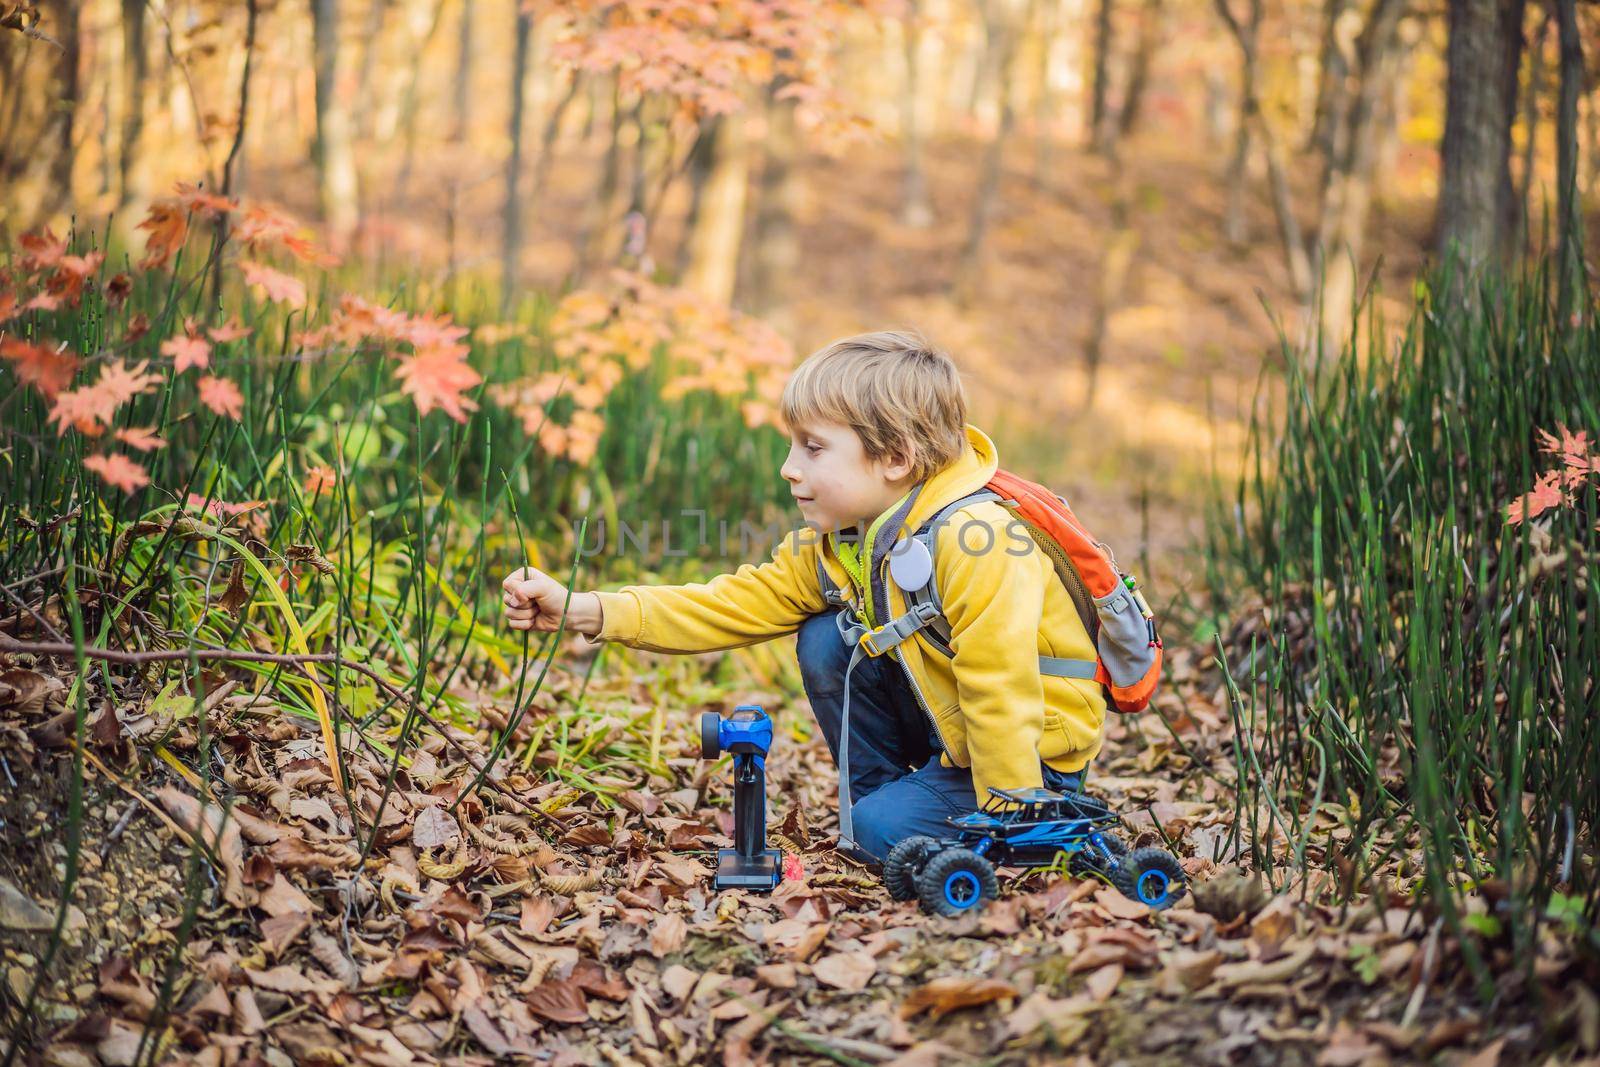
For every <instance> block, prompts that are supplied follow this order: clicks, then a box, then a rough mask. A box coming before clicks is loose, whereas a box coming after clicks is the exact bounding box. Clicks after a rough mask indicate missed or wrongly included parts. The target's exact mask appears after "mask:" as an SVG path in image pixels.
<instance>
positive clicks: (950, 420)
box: [779, 330, 967, 482]
mask: <svg viewBox="0 0 1600 1067" xmlns="http://www.w3.org/2000/svg"><path fill="white" fill-rule="evenodd" d="M779 411H780V414H781V415H782V417H783V421H784V423H785V424H786V425H788V426H789V427H790V428H791V429H796V428H802V427H806V426H813V425H815V424H817V423H819V422H837V423H842V424H843V425H846V426H848V427H850V428H851V429H852V430H854V431H855V432H856V436H857V437H859V438H861V445H862V448H863V450H864V451H865V452H866V454H867V458H869V459H872V460H877V461H884V460H887V459H889V458H890V457H892V456H894V455H897V454H898V455H900V456H903V457H909V459H910V461H911V476H912V477H913V478H914V479H915V480H916V481H919V482H920V481H922V480H923V479H925V478H927V477H929V476H930V475H932V474H934V473H936V472H937V471H939V470H940V469H941V468H943V467H945V466H948V465H949V464H950V463H951V462H952V461H954V460H955V459H956V457H958V456H960V455H961V450H962V448H963V447H965V446H966V442H967V433H966V422H967V397H966V393H965V391H964V389H963V388H962V385H961V374H960V372H959V371H957V370H956V365H955V363H953V362H952V361H951V359H950V357H949V356H948V355H947V354H946V353H945V352H944V351H943V350H941V349H939V348H936V347H934V346H933V345H932V344H931V343H929V341H928V340H927V339H926V338H925V337H923V336H922V335H921V334H919V333H915V332H912V331H902V330H881V331H879V332H877V333H863V334H857V335H856V336H854V337H846V338H844V339H843V340H839V341H835V342H833V343H832V344H830V345H828V346H826V347H824V348H820V349H818V350H817V351H815V352H813V353H811V355H809V356H807V357H806V359H805V361H804V362H803V363H801V364H800V366H799V367H797V368H796V369H795V372H794V374H793V375H791V376H790V378H789V381H788V382H787V383H786V384H785V385H784V387H783V400H782V402H781V403H780V406H779Z"/></svg>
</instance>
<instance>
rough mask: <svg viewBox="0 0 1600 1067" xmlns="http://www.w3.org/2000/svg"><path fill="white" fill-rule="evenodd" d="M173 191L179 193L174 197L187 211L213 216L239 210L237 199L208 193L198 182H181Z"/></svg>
mask: <svg viewBox="0 0 1600 1067" xmlns="http://www.w3.org/2000/svg"><path fill="white" fill-rule="evenodd" d="M173 191H174V192H175V193H176V194H177V195H176V196H175V197H173V200H174V201H176V202H177V203H178V204H179V205H180V206H181V207H182V208H183V209H184V210H185V211H192V212H195V213H196V214H200V215H209V216H210V217H212V218H216V217H217V216H219V215H225V214H227V213H228V212H230V211H234V210H237V209H238V207H239V202H238V201H237V200H234V199H233V198H231V197H226V196H218V195H217V194H216V193H208V192H206V191H205V190H203V189H201V188H200V185H199V183H197V182H179V183H178V184H177V185H175V186H173Z"/></svg>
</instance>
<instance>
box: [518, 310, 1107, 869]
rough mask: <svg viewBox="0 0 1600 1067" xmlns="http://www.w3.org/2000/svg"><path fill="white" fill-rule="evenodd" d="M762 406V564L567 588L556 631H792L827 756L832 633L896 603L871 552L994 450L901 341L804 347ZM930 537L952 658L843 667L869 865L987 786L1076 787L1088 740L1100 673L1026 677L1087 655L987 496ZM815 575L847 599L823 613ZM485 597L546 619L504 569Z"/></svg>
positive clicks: (1068, 606)
mask: <svg viewBox="0 0 1600 1067" xmlns="http://www.w3.org/2000/svg"><path fill="white" fill-rule="evenodd" d="M781 413H782V417H783V422H784V425H785V426H787V427H788V428H789V431H790V437H791V446H790V449H789V455H788V458H787V459H786V461H785V462H784V464H783V467H782V469H781V470H780V472H779V473H780V474H781V475H782V476H783V478H784V480H785V481H787V482H788V483H789V488H790V492H791V493H792V494H793V496H794V498H795V500H796V502H797V504H798V505H799V508H800V514H801V516H802V517H803V518H804V519H805V521H806V524H805V527H804V528H802V529H801V530H797V531H795V532H793V533H792V534H790V535H789V536H788V537H786V538H785V539H784V540H783V542H782V543H781V544H780V545H779V546H778V547H777V548H776V549H774V551H773V553H772V559H771V561H770V562H767V563H763V564H761V565H760V566H757V565H755V564H750V563H747V564H745V565H743V566H741V567H740V568H739V569H738V570H737V571H735V572H733V573H731V574H723V575H719V576H717V577H715V578H713V579H711V580H710V581H708V582H704V583H695V584H690V585H678V586H661V585H657V586H627V587H624V588H623V589H622V590H620V591H618V592H615V593H600V592H589V593H574V594H573V595H572V601H571V605H570V607H569V609H568V615H567V625H568V626H569V628H571V629H574V630H577V631H578V632H580V633H583V634H586V635H588V636H589V637H590V638H591V640H602V641H619V642H621V643H622V644H625V645H627V646H628V647H630V648H641V649H648V650H651V651H656V652H679V653H687V652H709V651H715V650H718V649H725V648H734V647H738V646H741V645H748V644H754V643H756V642H758V641H765V640H768V639H770V638H774V637H780V636H783V635H786V634H791V633H794V634H798V644H797V648H796V651H797V655H798V658H799V662H800V672H801V677H802V679H803V681H804V684H805V690H806V696H807V697H808V698H809V699H810V702H811V707H812V711H813V713H814V714H815V715H816V718H817V723H818V725H819V726H820V727H821V729H822V733H823V736H824V737H825V738H826V740H827V742H828V747H829V749H830V750H831V751H832V753H833V756H834V759H835V761H836V762H837V761H838V760H839V756H840V746H839V742H840V733H841V721H842V718H843V715H844V708H845V699H846V691H845V683H846V672H847V668H850V666H851V663H852V655H851V653H852V646H851V645H849V644H847V643H846V632H847V631H850V630H851V629H852V626H853V624H859V623H863V622H864V623H865V624H866V625H867V626H869V627H870V626H876V625H880V624H882V623H884V622H887V621H889V620H892V619H895V618H898V617H899V616H901V615H902V614H904V613H905V612H906V610H907V601H906V597H905V594H904V592H903V591H902V590H901V589H900V588H899V586H898V585H897V583H896V581H895V580H894V575H893V574H891V568H890V562H889V558H888V550H889V548H890V547H891V546H893V545H895V543H896V541H897V539H898V538H899V537H900V535H902V534H906V535H909V534H911V533H914V532H915V531H917V530H919V529H921V528H922V527H923V526H924V525H925V524H927V523H928V522H929V520H930V519H934V518H935V517H936V516H938V515H939V514H940V512H941V511H943V510H944V509H945V508H946V507H947V506H948V505H952V504H953V503H954V502H955V501H958V500H960V499H962V498H963V497H966V496H968V495H970V494H972V493H974V492H976V491H978V490H979V489H981V488H982V487H983V486H984V484H985V483H986V482H987V481H988V480H989V478H990V477H991V476H992V475H993V474H994V472H995V470H996V467H997V463H998V460H997V457H996V454H995V448H994V444H993V443H992V442H991V441H990V440H989V438H988V437H987V436H986V435H985V434H984V433H982V432H981V431H980V430H978V429H977V428H976V427H973V426H969V425H967V424H966V398H965V395H964V393H963V390H962V385H961V379H960V376H959V374H958V372H957V370H956V367H955V365H954V364H953V363H952V362H951V361H950V359H949V357H948V356H947V355H945V354H944V353H943V352H940V351H938V350H936V349H934V348H932V347H931V346H930V345H929V344H928V343H927V342H926V341H925V340H923V339H922V338H921V337H919V336H917V335H914V334H908V333H901V332H881V333H870V334H862V335H859V336H856V337H850V338H846V339H844V340H842V341H836V342H835V343H833V344H831V345H829V346H827V347H826V348H823V349H821V350H820V351H818V352H815V353H813V354H812V355H811V356H810V357H808V358H807V359H806V360H805V362H804V363H802V364H801V365H800V366H799V367H798V368H797V369H796V370H795V373H794V375H793V376H792V377H791V378H790V379H789V381H788V382H787V384H786V385H785V388H784V393H783V400H782V405H781ZM862 531H865V533H864V534H863V533H862ZM935 537H936V538H937V540H936V550H935V551H934V553H933V562H934V564H935V569H934V573H933V576H932V579H933V583H934V586H935V587H936V588H937V590H938V592H939V594H940V596H941V598H942V601H943V610H944V614H945V618H946V619H947V620H948V623H949V633H950V638H949V641H948V648H949V650H950V651H951V652H952V653H953V655H946V654H944V653H943V652H941V651H938V650H937V649H936V648H935V647H934V645H933V643H932V639H931V638H930V637H929V635H928V634H927V631H925V630H923V631H918V632H916V633H913V634H912V635H911V636H910V637H909V638H908V639H906V640H904V641H902V642H901V643H900V644H898V645H897V646H895V647H894V648H892V649H891V650H889V651H887V652H885V653H883V654H881V655H867V656H857V657H856V658H855V664H854V668H853V670H850V672H849V673H850V677H849V700H850V703H849V719H850V736H849V744H848V749H847V754H848V765H849V766H848V778H849V786H850V798H851V802H852V803H851V810H850V813H849V814H850V815H851V816H852V817H853V822H854V838H855V841H856V843H857V844H858V845H859V846H860V848H861V849H863V850H864V851H865V852H867V853H869V854H870V858H872V859H874V860H877V861H879V862H882V860H883V859H884V858H885V857H887V856H888V854H889V850H890V849H891V848H892V847H893V846H894V845H895V844H896V843H897V842H899V841H901V840H904V839H905V838H908V837H912V836H915V835H919V834H928V835H932V836H942V835H943V834H944V832H945V828H946V824H945V819H946V818H947V817H948V816H950V815H956V814H963V813H966V812H969V811H972V810H974V809H975V808H977V807H978V806H979V804H980V803H981V801H982V800H983V799H985V798H987V797H988V795H989V793H988V791H989V788H990V787H991V786H993V787H1001V788H1010V789H1025V788H1029V787H1037V786H1045V787H1048V788H1051V789H1057V790H1063V789H1071V790H1076V789H1077V788H1079V786H1080V785H1081V784H1082V781H1083V776H1084V773H1085V772H1086V770H1087V767H1088V764H1089V761H1090V760H1091V759H1093V758H1094V756H1095V755H1096V754H1097V753H1098V752H1099V750H1100V743H1101V726H1102V724H1103V722H1104V719H1105V709H1106V704H1105V698H1104V695H1103V693H1102V690H1101V688H1100V685H1099V684H1098V683H1097V682H1094V681H1092V680H1089V679H1079V678H1072V677H1058V676H1054V675H1045V674H1042V673H1041V670H1040V657H1041V656H1053V657H1065V658H1070V659H1076V660H1088V661H1093V660H1094V658H1095V648H1094V645H1093V643H1092V642H1091V640H1090V637H1089V633H1088V631H1087V629H1086V628H1085V627H1084V624H1083V622H1082V620H1081V619H1080V617H1079V616H1078V614H1077V612H1076V611H1075V610H1074V608H1073V604H1072V600H1071V598H1070V596H1069V595H1068V593H1067V590H1066V588H1065V587H1064V586H1063V585H1062V583H1061V581H1060V579H1059V578H1057V576H1056V573H1055V570H1054V568H1053V566H1052V564H1051V561H1050V559H1049V557H1048V556H1047V555H1046V554H1045V553H1044V552H1043V551H1040V550H1039V549H1038V547H1037V545H1036V544H1035V543H1034V542H1033V539H1032V538H1031V537H1030V536H1029V535H1028V534H1027V533H1026V532H1025V530H1023V529H1022V528H1020V527H1019V525H1018V524H1017V522H1016V520H1015V519H1013V518H1012V516H1011V514H1010V513H1009V512H1007V511H1006V510H1005V509H1004V508H1003V507H1001V506H1000V505H999V504H998V503H995V502H993V501H984V502H977V503H971V504H967V505H965V506H963V507H960V508H959V509H957V510H955V511H954V512H953V513H951V514H949V515H947V516H945V521H942V522H940V523H939V524H938V526H937V531H936V534H935ZM915 570H916V569H915V568H914V567H913V568H912V569H911V571H910V573H913V574H914V573H915ZM898 573H900V575H901V576H902V577H904V575H905V574H906V573H908V572H907V571H906V570H905V569H904V568H903V567H902V568H901V570H900V571H899V572H898ZM826 585H831V586H833V587H836V588H837V589H838V590H839V591H841V592H842V593H843V597H842V599H844V600H845V601H846V603H847V605H848V606H847V607H845V608H842V609H836V608H835V607H834V606H833V604H834V603H837V602H838V600H839V599H841V598H840V597H837V596H836V597H835V598H834V601H833V602H832V603H830V600H829V598H828V597H827V595H826V592H827V591H826V589H825V586H826ZM504 590H505V607H506V617H507V620H508V622H509V625H510V626H511V627H512V628H513V629H519V630H527V629H534V630H541V631H546V632H548V631H553V630H555V629H556V627H557V625H558V622H559V620H560V618H561V611H562V605H563V603H564V602H565V601H566V598H567V590H566V588H565V587H564V586H562V585H561V584H560V583H559V582H557V581H555V580H554V579H552V578H550V577H549V576H547V575H545V574H543V573H541V572H539V571H537V570H534V569H532V568H522V569H519V570H517V571H516V572H514V573H512V574H511V575H510V576H509V577H507V578H506V580H505V583H504ZM843 613H848V614H843ZM841 614H843V618H839V617H836V616H839V615H841ZM859 632H860V631H859V626H858V625H857V626H855V633H856V634H859ZM843 823H844V820H841V824H843Z"/></svg>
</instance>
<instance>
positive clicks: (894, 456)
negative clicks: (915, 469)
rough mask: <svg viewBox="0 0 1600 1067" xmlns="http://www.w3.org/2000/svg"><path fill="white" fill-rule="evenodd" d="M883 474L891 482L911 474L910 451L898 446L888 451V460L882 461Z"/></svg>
mask: <svg viewBox="0 0 1600 1067" xmlns="http://www.w3.org/2000/svg"><path fill="white" fill-rule="evenodd" d="M883 473H884V476H885V477H887V478H888V479H889V480H890V481H892V482H898V481H899V480H900V479H901V478H904V477H905V476H906V475H908V474H910V473H911V449H909V448H907V447H905V446H903V445H902V446H899V447H896V448H895V449H893V450H892V451H890V453H889V455H888V458H886V459H885V460H884V461H883Z"/></svg>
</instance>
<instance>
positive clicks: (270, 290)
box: [239, 259, 306, 308]
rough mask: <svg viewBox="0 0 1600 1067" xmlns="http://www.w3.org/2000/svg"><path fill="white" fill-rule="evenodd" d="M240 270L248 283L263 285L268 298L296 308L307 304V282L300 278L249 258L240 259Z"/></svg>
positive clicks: (262, 287)
mask: <svg viewBox="0 0 1600 1067" xmlns="http://www.w3.org/2000/svg"><path fill="white" fill-rule="evenodd" d="M239 270H240V272H241V273H242V274H243V275H244V280H245V281H246V282H247V283H248V284H250V285H256V286H260V287H261V289H262V291H263V292H264V293H265V294H266V297H267V299H268V300H273V301H277V302H279V303H283V304H288V305H289V306H290V307H294V308H303V307H305V306H306V283H305V282H302V281H301V280H300V279H299V278H296V277H294V276H293V275H289V274H285V273H283V272H282V271H280V270H274V269H273V268H271V267H269V266H267V265H266V264H264V263H257V262H255V261H254V260H249V259H241V260H240V261H239Z"/></svg>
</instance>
